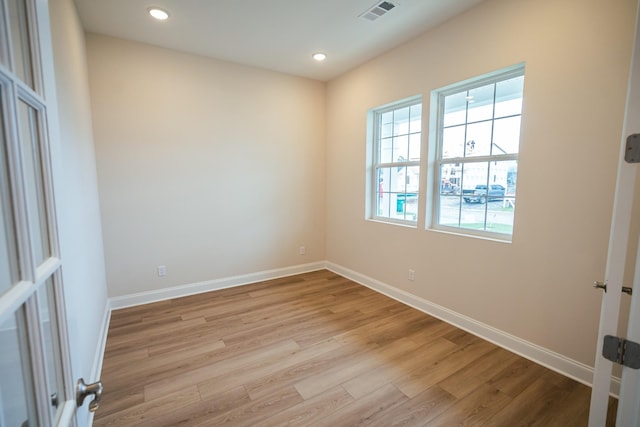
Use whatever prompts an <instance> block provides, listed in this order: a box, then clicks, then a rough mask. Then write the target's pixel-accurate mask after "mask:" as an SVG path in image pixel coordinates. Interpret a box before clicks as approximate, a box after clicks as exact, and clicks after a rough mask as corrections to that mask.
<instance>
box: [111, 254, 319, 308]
mask: <svg viewBox="0 0 640 427" xmlns="http://www.w3.org/2000/svg"><path fill="white" fill-rule="evenodd" d="M325 264H326V263H325V262H324V261H319V262H312V263H308V264H301V265H295V266H292V267H284V268H277V269H274V270H266V271H259V272H257V273H249V274H242V275H239V276H232V277H225V278H222V279H214V280H206V281H204V282H197V283H191V284H188V285H181V286H174V287H171V288H166V289H158V290H154V291H149V292H140V293H136V294H131V295H123V296H119V297H113V298H109V302H110V303H111V309H112V310H118V309H120V308H126V307H132V306H135V305H141V304H149V303H152V302H158V301H164V300H168V299H172V298H180V297H186V296H189V295H195V294H200V293H203V292H210V291H217V290H220V289H226V288H233V287H235V286H242V285H248V284H249V283H255V282H261V281H263V280H272V279H278V278H280V277H286V276H293V275H296V274H302V273H309V272H311V271H317V270H322V269H324V268H325Z"/></svg>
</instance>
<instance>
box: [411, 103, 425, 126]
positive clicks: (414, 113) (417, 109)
mask: <svg viewBox="0 0 640 427" xmlns="http://www.w3.org/2000/svg"><path fill="white" fill-rule="evenodd" d="M410 114H411V122H410V124H409V132H411V133H416V132H422V104H417V105H412V106H411V113H410Z"/></svg>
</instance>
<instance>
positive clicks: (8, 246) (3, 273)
mask: <svg viewBox="0 0 640 427" xmlns="http://www.w3.org/2000/svg"><path fill="white" fill-rule="evenodd" d="M1 90H2V88H0V99H1V97H2V95H4V94H3V92H2V91H1ZM2 117H4V114H3V111H2V102H0V294H2V293H3V292H4V291H5V290H7V289H8V288H9V287H11V286H12V285H14V284H16V283H17V282H18V280H19V279H20V271H19V264H18V245H17V241H16V235H15V222H14V218H13V209H12V207H13V203H12V200H11V187H10V185H9V163H8V159H7V140H6V138H5V132H4V123H3V122H2Z"/></svg>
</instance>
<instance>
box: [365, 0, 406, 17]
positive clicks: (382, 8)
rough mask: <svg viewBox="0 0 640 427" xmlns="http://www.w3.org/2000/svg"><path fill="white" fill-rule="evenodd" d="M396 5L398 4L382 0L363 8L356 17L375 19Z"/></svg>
mask: <svg viewBox="0 0 640 427" xmlns="http://www.w3.org/2000/svg"><path fill="white" fill-rule="evenodd" d="M396 6H398V4H397V3H392V2H390V1H383V2H380V3H376V4H374V5H373V6H371V7H370V8H369V9H367V10H365V11H364V12H362V13H361V14H360V15H358V18H360V19H364V20H367V21H375V20H376V19H378V18H381V17H382V16H384V15H385V14H387V13H388V12H389V11H391V9H393V8H395V7H396Z"/></svg>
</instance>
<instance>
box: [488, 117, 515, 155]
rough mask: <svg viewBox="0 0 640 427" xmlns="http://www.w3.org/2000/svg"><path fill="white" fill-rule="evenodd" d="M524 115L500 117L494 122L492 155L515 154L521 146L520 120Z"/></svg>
mask: <svg viewBox="0 0 640 427" xmlns="http://www.w3.org/2000/svg"><path fill="white" fill-rule="evenodd" d="M521 118H522V116H513V117H508V118H506V119H498V120H496V121H495V122H494V123H493V144H492V146H491V154H492V155H500V154H514V153H517V152H518V150H519V148H520V121H521Z"/></svg>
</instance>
